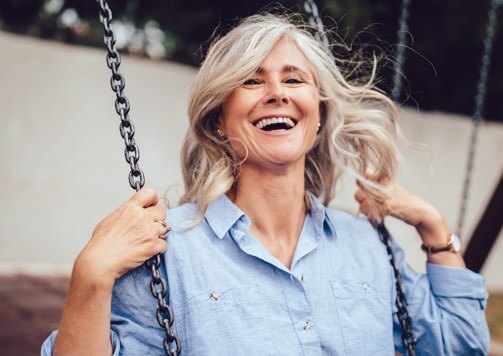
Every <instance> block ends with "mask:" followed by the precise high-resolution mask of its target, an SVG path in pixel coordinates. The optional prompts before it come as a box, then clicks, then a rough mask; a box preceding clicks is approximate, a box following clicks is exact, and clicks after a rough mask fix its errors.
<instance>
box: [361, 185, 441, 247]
mask: <svg viewBox="0 0 503 356" xmlns="http://www.w3.org/2000/svg"><path fill="white" fill-rule="evenodd" d="M357 184H358V187H359V189H358V190H357V191H356V193H355V199H356V200H357V201H358V203H359V204H360V211H361V212H362V213H364V214H365V215H366V216H367V218H368V219H369V220H370V221H371V222H372V223H373V224H374V225H377V224H379V223H380V222H381V221H382V220H383V219H384V217H385V216H387V215H390V216H393V217H395V218H397V219H400V220H402V221H404V222H405V223H407V224H409V225H412V226H414V227H415V228H416V229H417V231H418V233H419V235H421V239H422V240H423V243H424V244H425V245H431V246H439V245H442V244H445V243H446V241H447V237H448V235H449V233H450V231H449V227H448V226H447V223H446V221H445V219H444V217H443V215H442V213H440V211H439V210H438V209H437V208H436V207H435V206H434V205H433V204H432V203H430V202H429V201H427V200H426V199H424V198H422V197H420V196H419V195H416V194H414V193H412V192H410V191H408V190H406V189H405V188H403V187H401V186H399V185H395V186H394V188H393V192H392V195H391V197H390V198H388V199H385V200H384V201H382V202H376V201H375V200H373V199H372V198H370V195H369V194H368V190H366V189H365V187H364V186H363V185H362V184H361V182H359V181H357Z"/></svg>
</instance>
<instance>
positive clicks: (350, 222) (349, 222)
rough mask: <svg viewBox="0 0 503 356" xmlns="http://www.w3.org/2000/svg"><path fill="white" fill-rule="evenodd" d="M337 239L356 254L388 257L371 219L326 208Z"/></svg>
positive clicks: (373, 257)
mask: <svg viewBox="0 0 503 356" xmlns="http://www.w3.org/2000/svg"><path fill="white" fill-rule="evenodd" d="M326 214H327V217H328V219H329V220H330V222H331V224H332V227H333V229H334V233H335V236H336V239H337V240H338V241H339V243H340V244H342V245H343V246H345V247H346V248H348V249H350V250H351V251H352V252H353V257H354V256H356V255H359V256H362V257H363V258H369V259H375V260H380V259H383V260H385V259H387V254H386V249H385V247H384V245H383V243H382V242H381V240H380V238H379V235H378V233H377V230H376V229H375V228H374V226H373V225H372V224H371V223H370V221H369V220H368V219H367V218H365V217H362V216H355V215H352V214H349V213H346V212H343V211H340V210H336V209H330V208H327V209H326Z"/></svg>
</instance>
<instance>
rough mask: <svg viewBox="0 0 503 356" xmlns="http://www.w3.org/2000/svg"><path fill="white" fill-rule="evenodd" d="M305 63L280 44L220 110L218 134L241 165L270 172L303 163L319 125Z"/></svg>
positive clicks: (287, 41) (299, 54)
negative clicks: (240, 156)
mask: <svg viewBox="0 0 503 356" xmlns="http://www.w3.org/2000/svg"><path fill="white" fill-rule="evenodd" d="M312 73H313V72H312V69H311V65H310V63H309V61H308V60H307V59H306V57H305V56H304V54H303V53H302V52H301V51H300V50H299V48H298V47H297V46H296V45H295V43H294V42H293V40H291V39H289V38H286V37H284V38H282V39H281V40H279V41H278V42H277V43H276V45H275V46H274V47H273V48H272V50H271V52H270V53H269V54H268V56H267V57H266V58H265V59H264V61H263V62H262V63H261V65H260V67H259V68H257V71H256V73H255V74H254V75H252V76H251V77H250V78H249V79H247V80H246V81H245V82H244V83H243V84H242V85H241V86H240V87H238V88H237V89H235V90H234V92H233V93H232V94H231V95H230V97H229V98H228V99H227V100H226V101H225V102H224V103H223V105H222V115H221V117H220V121H219V124H218V126H219V129H220V130H222V131H223V132H224V133H225V135H226V136H227V137H229V139H230V140H231V145H232V147H233V148H234V150H235V151H236V152H239V153H242V152H243V148H242V144H244V145H245V146H246V147H247V148H248V156H247V159H246V161H245V162H244V164H248V165H250V164H253V165H259V166H261V167H264V168H265V167H274V166H278V165H283V166H284V165H289V164H293V163H298V162H299V161H302V162H303V161H304V159H305V155H306V154H307V152H309V150H310V149H311V148H312V147H313V144H314V142H315V140H316V132H317V129H318V123H319V122H320V101H319V95H318V89H317V87H316V84H315V80H314V76H313V74H312Z"/></svg>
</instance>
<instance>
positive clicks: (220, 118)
mask: <svg viewBox="0 0 503 356" xmlns="http://www.w3.org/2000/svg"><path fill="white" fill-rule="evenodd" d="M216 126H217V129H219V130H222V131H223V132H226V131H225V119H224V117H223V115H222V113H220V114H219V115H218V117H217V119H216Z"/></svg>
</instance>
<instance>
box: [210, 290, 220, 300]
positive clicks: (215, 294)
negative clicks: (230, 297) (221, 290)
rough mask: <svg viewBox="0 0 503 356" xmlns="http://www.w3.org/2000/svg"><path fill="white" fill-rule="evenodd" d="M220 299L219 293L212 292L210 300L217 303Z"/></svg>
mask: <svg viewBox="0 0 503 356" xmlns="http://www.w3.org/2000/svg"><path fill="white" fill-rule="evenodd" d="M219 298H220V296H219V295H218V293H217V292H211V294H210V299H211V300H212V301H214V302H216V301H217V300H218V299H219Z"/></svg>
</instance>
